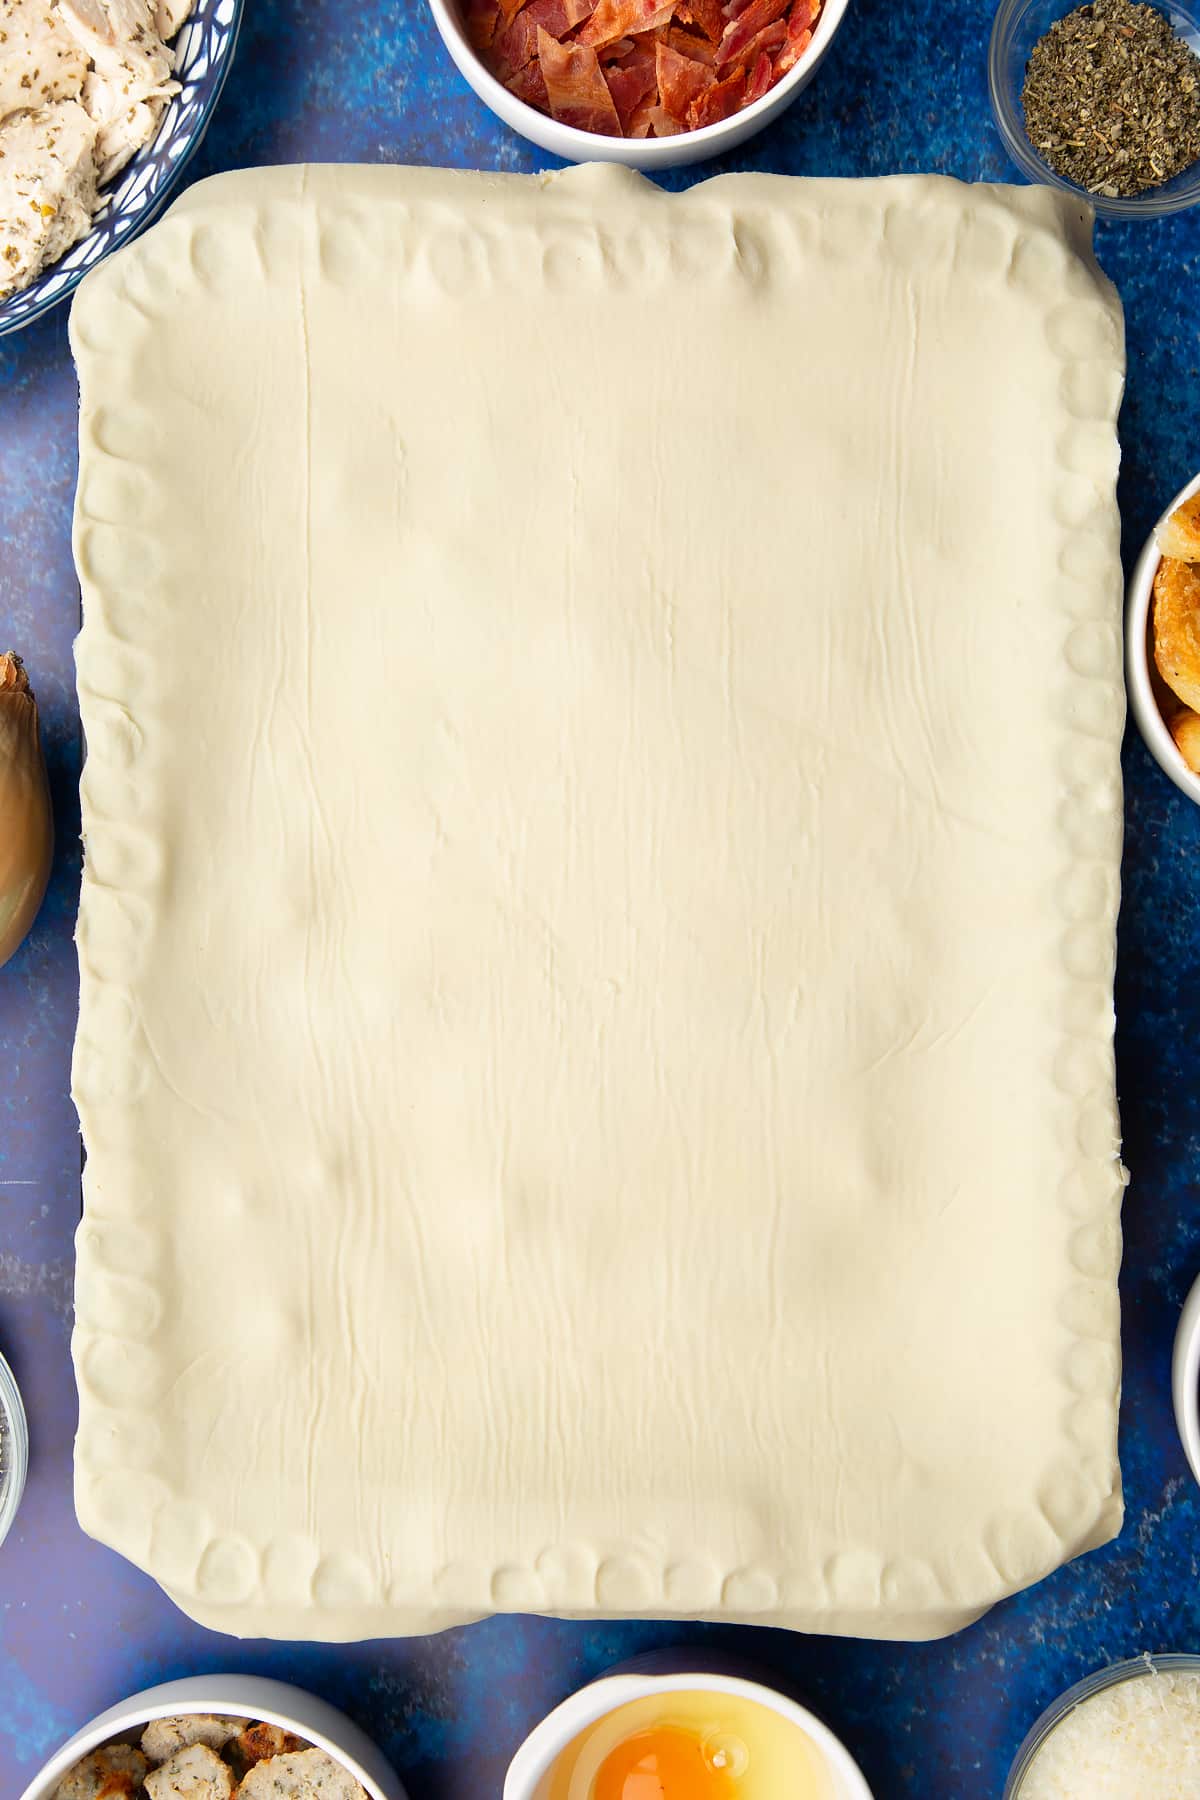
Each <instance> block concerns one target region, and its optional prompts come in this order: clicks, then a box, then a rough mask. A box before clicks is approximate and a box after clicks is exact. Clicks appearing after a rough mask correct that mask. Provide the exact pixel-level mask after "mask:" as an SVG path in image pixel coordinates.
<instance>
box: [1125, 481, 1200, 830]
mask: <svg viewBox="0 0 1200 1800" xmlns="http://www.w3.org/2000/svg"><path fill="white" fill-rule="evenodd" d="M1196 493H1200V475H1197V476H1196V477H1195V479H1194V480H1193V481H1189V482H1188V484H1187V486H1186V487H1184V488H1181V489H1180V491H1179V492H1178V493H1177V494H1176V496H1175V498H1174V499H1173V500H1172V502H1171V504H1170V505H1169V506H1168V507H1167V508H1166V509H1165V510H1164V512H1163V515H1162V518H1160V519H1159V521H1158V524H1157V525H1156V526H1155V528H1154V531H1153V532H1151V534H1150V536H1149V538H1148V539H1147V540H1146V544H1145V547H1144V549H1143V550H1142V553H1141V555H1140V556H1139V558H1138V560H1137V564H1136V566H1135V568H1134V571H1133V575H1132V576H1131V578H1130V582H1129V592H1128V599H1127V601H1126V606H1125V685H1126V687H1127V689H1128V691H1129V705H1130V708H1131V710H1132V712H1133V716H1134V718H1135V719H1136V720H1137V724H1138V729H1139V731H1140V732H1141V734H1142V737H1143V738H1144V739H1145V742H1146V748H1147V749H1148V750H1149V752H1150V754H1151V756H1152V757H1153V758H1154V760H1155V762H1156V763H1157V764H1158V766H1159V768H1160V769H1162V770H1163V771H1164V773H1165V774H1167V775H1169V776H1170V778H1171V780H1172V781H1173V782H1174V783H1175V786H1176V787H1177V788H1178V789H1179V791H1180V793H1181V794H1186V795H1187V796H1188V798H1189V800H1194V801H1195V802H1196V803H1197V805H1200V775H1198V774H1196V772H1195V771H1194V770H1192V769H1189V767H1188V765H1187V763H1186V762H1185V761H1184V759H1183V756H1182V754H1181V753H1180V751H1179V748H1178V746H1177V745H1176V743H1175V740H1174V738H1173V737H1172V736H1171V732H1170V729H1169V727H1168V725H1167V721H1166V719H1165V718H1164V716H1163V710H1162V702H1161V695H1162V693H1163V683H1162V682H1161V681H1160V679H1159V676H1158V672H1157V670H1156V669H1155V666H1154V651H1153V648H1152V641H1151V630H1152V608H1153V604H1154V577H1155V575H1156V574H1157V573H1158V565H1159V563H1160V562H1161V561H1162V551H1161V550H1160V548H1159V544H1158V535H1157V534H1158V532H1159V530H1160V529H1161V527H1162V525H1163V524H1164V522H1165V521H1166V520H1167V519H1168V518H1169V517H1170V515H1171V514H1172V513H1173V512H1174V511H1175V510H1176V509H1177V508H1178V507H1180V506H1182V505H1183V503H1184V501H1185V500H1190V499H1191V497H1192V495H1193V494H1196Z"/></svg>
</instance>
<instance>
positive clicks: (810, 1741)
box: [503, 1651, 871, 1800]
mask: <svg viewBox="0 0 1200 1800" xmlns="http://www.w3.org/2000/svg"><path fill="white" fill-rule="evenodd" d="M698 1704H699V1705H702V1706H703V1708H704V1711H705V1712H707V1713H708V1714H709V1715H710V1718H711V1721H712V1723H713V1724H715V1726H716V1730H715V1731H714V1732H712V1733H711V1735H710V1736H709V1738H708V1740H707V1742H705V1741H704V1740H702V1741H701V1747H702V1748H703V1749H706V1750H710V1754H709V1755H707V1756H705V1757H704V1758H703V1761H702V1762H700V1761H698V1762H697V1765H696V1766H697V1775H698V1777H699V1779H700V1780H703V1779H704V1774H703V1771H704V1770H711V1775H710V1780H711V1782H712V1786H713V1792H714V1793H718V1792H720V1793H724V1792H725V1791H726V1789H727V1785H728V1784H727V1777H725V1776H723V1775H722V1774H721V1773H720V1771H721V1770H722V1769H725V1768H728V1769H729V1770H730V1772H731V1773H735V1774H738V1775H739V1776H740V1777H741V1778H742V1779H741V1780H739V1784H738V1787H739V1793H740V1792H741V1791H742V1786H743V1782H744V1784H745V1788H746V1793H747V1800H760V1794H761V1796H764V1797H766V1796H769V1800H777V1796H778V1793H779V1792H781V1791H783V1789H782V1787H781V1785H780V1783H781V1782H783V1781H786V1783H787V1787H786V1791H787V1793H788V1795H789V1800H871V1790H870V1789H869V1788H868V1786H867V1784H866V1782H865V1781H864V1779H863V1777H862V1774H861V1772H860V1771H859V1768H858V1765H857V1764H856V1763H855V1761H854V1759H853V1757H852V1756H851V1755H850V1753H849V1751H848V1750H847V1749H846V1748H845V1746H844V1745H843V1744H842V1743H841V1742H840V1741H839V1740H838V1739H837V1738H836V1737H835V1736H834V1734H833V1732H832V1731H830V1729H829V1727H828V1726H827V1725H824V1724H822V1722H821V1720H820V1719H818V1718H816V1717H815V1715H814V1714H813V1713H811V1712H809V1711H808V1709H807V1707H804V1706H800V1705H798V1704H797V1702H796V1701H794V1700H790V1699H788V1697H787V1696H786V1695H785V1694H781V1693H779V1692H778V1690H777V1689H775V1688H773V1687H771V1686H769V1685H768V1684H767V1683H765V1682H763V1681H759V1680H755V1679H750V1678H748V1677H747V1676H744V1675H738V1674H730V1673H716V1672H713V1671H701V1670H698V1669H697V1668H696V1665H695V1662H694V1661H690V1662H689V1661H688V1659H687V1658H686V1657H685V1656H684V1655H683V1653H679V1654H676V1653H673V1652H669V1651H667V1652H656V1653H653V1654H652V1655H650V1656H646V1657H640V1658H638V1659H637V1660H636V1661H635V1662H633V1663H631V1664H627V1665H625V1666H624V1667H622V1668H620V1669H617V1670H615V1671H614V1672H613V1673H612V1674H610V1675H603V1676H601V1677H600V1679H599V1680H598V1681H593V1682H592V1683H591V1684H590V1686H588V1687H585V1688H581V1689H580V1690H579V1692H578V1693H575V1694H572V1695H571V1696H570V1698H569V1699H567V1700H564V1701H563V1703H562V1705H561V1706H558V1707H556V1708H555V1710H554V1711H553V1712H552V1713H550V1714H549V1716H548V1717H547V1718H545V1719H543V1720H542V1722H541V1724H540V1725H538V1726H537V1727H536V1729H535V1730H534V1731H533V1732H532V1733H531V1734H530V1736H529V1737H528V1738H527V1739H526V1741H525V1743H524V1744H523V1745H522V1746H521V1748H520V1750H518V1752H517V1754H516V1756H515V1757H514V1758H513V1761H512V1763H511V1765H510V1767H509V1771H508V1775H507V1778H506V1780H505V1783H504V1793H503V1800H561V1797H562V1796H563V1795H567V1796H569V1800H576V1796H577V1795H578V1797H579V1800H593V1796H594V1794H595V1791H596V1775H597V1767H598V1772H599V1774H600V1775H601V1776H603V1775H607V1777H608V1780H609V1783H610V1784H611V1781H612V1780H613V1778H614V1777H613V1774H612V1767H611V1764H609V1763H607V1762H606V1760H605V1759H606V1758H607V1757H610V1756H612V1755H613V1754H614V1753H619V1750H620V1748H622V1747H624V1746H626V1745H629V1744H631V1743H633V1742H635V1741H640V1742H641V1743H642V1744H644V1745H646V1746H647V1747H649V1748H650V1749H651V1751H653V1746H654V1743H655V1739H656V1735H657V1733H658V1732H659V1731H661V1729H662V1727H663V1725H664V1724H666V1722H667V1721H669V1720H671V1719H672V1718H673V1717H675V1716H676V1713H678V1714H680V1715H682V1716H683V1717H685V1718H686V1717H688V1716H689V1715H690V1716H692V1717H695V1718H699V1716H700V1714H699V1713H698V1712H697V1706H698ZM755 1709H762V1710H763V1711H764V1712H765V1714H766V1715H767V1716H768V1721H769V1723H770V1724H771V1725H772V1727H773V1728H774V1730H775V1732H776V1733H777V1734H778V1735H777V1736H776V1739H775V1741H774V1742H773V1743H772V1745H771V1747H770V1748H771V1752H772V1754H773V1757H774V1758H776V1759H778V1758H779V1757H780V1756H781V1755H782V1756H783V1757H785V1758H787V1757H788V1754H789V1753H788V1750H787V1749H786V1748H783V1749H781V1745H791V1746H793V1747H794V1748H795V1750H796V1751H797V1758H796V1762H795V1765H794V1766H793V1764H792V1762H791V1761H790V1760H788V1762H787V1767H786V1773H785V1771H784V1769H783V1767H782V1766H781V1764H780V1762H779V1761H778V1760H773V1761H772V1762H771V1772H767V1773H765V1774H764V1780H763V1785H762V1787H761V1789H760V1788H758V1787H755V1786H754V1785H753V1784H752V1782H751V1781H750V1780H749V1779H747V1778H748V1777H750V1776H752V1775H753V1773H754V1769H755V1766H756V1764H755V1756H756V1754H757V1746H755V1745H754V1743H753V1731H754V1717H755ZM618 1715H619V1716H620V1718H621V1719H622V1720H624V1721H626V1723H625V1724H621V1725H618V1723H617V1721H618ZM780 1726H782V1727H783V1728H784V1730H785V1731H786V1733H787V1737H786V1738H785V1737H783V1736H782V1734H779V1727H780ZM666 1729H667V1730H671V1729H672V1726H671V1725H670V1724H666ZM688 1729H691V1727H688ZM681 1735H682V1734H681ZM746 1739H748V1740H750V1751H749V1756H748V1759H747V1762H746V1763H744V1764H741V1763H739V1762H738V1761H737V1760H733V1759H735V1758H737V1757H739V1756H745V1754H746V1745H745V1744H744V1743H743V1742H742V1740H746ZM763 1748H764V1751H765V1750H766V1746H765V1745H764V1746H763ZM636 1766H637V1768H638V1771H639V1773H640V1772H642V1769H643V1766H644V1765H641V1764H638V1765H636ZM589 1771H590V1772H589ZM650 1778H651V1779H652V1778H653V1771H651V1775H650ZM635 1779H636V1776H635ZM692 1779H693V1781H694V1780H695V1779H697V1777H696V1776H693V1777H692ZM603 1791H604V1792H607V1791H609V1790H608V1788H605V1789H604V1790H603ZM667 1791H670V1790H669V1789H668V1790H667ZM694 1791H695V1792H696V1793H697V1794H699V1793H701V1792H702V1791H703V1790H702V1789H701V1788H696V1789H695V1790H694Z"/></svg>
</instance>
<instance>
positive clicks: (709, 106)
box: [687, 69, 746, 131]
mask: <svg viewBox="0 0 1200 1800" xmlns="http://www.w3.org/2000/svg"><path fill="white" fill-rule="evenodd" d="M745 98H746V71H745V69H735V70H734V72H733V74H732V75H727V76H726V78H725V80H724V81H717V82H714V83H713V85H712V87H710V88H706V89H705V91H704V93H702V94H701V96H700V98H699V99H698V100H693V101H692V104H691V105H690V106H689V107H688V117H687V122H688V124H689V126H690V127H691V129H692V130H693V131H699V130H701V129H702V127H703V126H705V125H716V124H717V123H718V122H719V121H720V120H721V119H727V118H728V117H729V115H730V113H735V112H736V111H737V110H738V108H739V106H741V105H742V104H743V103H744V101H745Z"/></svg>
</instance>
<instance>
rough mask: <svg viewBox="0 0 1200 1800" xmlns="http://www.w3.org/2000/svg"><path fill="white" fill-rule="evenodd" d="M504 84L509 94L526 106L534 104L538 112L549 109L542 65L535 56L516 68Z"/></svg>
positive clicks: (548, 98)
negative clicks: (530, 60) (519, 67)
mask: <svg viewBox="0 0 1200 1800" xmlns="http://www.w3.org/2000/svg"><path fill="white" fill-rule="evenodd" d="M504 85H505V87H506V88H507V89H508V91H509V93H510V94H515V95H516V97H517V99H518V100H523V101H524V102H525V104H526V106H536V107H537V109H538V111H539V112H544V113H548V112H549V111H550V96H549V94H548V93H547V92H546V81H545V77H544V76H543V74H542V65H541V63H540V62H538V60H537V58H536V57H535V58H534V60H533V61H532V62H528V63H526V64H525V67H524V68H523V69H518V70H517V72H516V74H515V75H513V76H512V77H511V78H510V79H509V80H508V81H506V82H505V84H504Z"/></svg>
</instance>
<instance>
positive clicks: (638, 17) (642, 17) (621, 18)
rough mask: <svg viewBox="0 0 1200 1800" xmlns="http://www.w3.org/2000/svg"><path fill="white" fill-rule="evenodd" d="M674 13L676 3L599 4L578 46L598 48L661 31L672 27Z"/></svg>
mask: <svg viewBox="0 0 1200 1800" xmlns="http://www.w3.org/2000/svg"><path fill="white" fill-rule="evenodd" d="M674 11H675V0H599V5H598V6H597V7H596V10H595V11H594V12H593V14H592V16H591V18H590V19H589V20H588V22H587V24H586V25H585V26H584V28H583V30H582V31H581V32H580V34H579V37H578V38H577V40H576V42H577V43H580V44H591V45H592V46H593V47H595V46H598V45H600V44H611V43H612V42H613V41H614V39H616V38H623V37H632V36H633V35H634V33H636V32H639V31H657V30H658V27H659V26H660V25H669V24H670V22H671V14H672V13H673V12H674Z"/></svg>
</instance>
